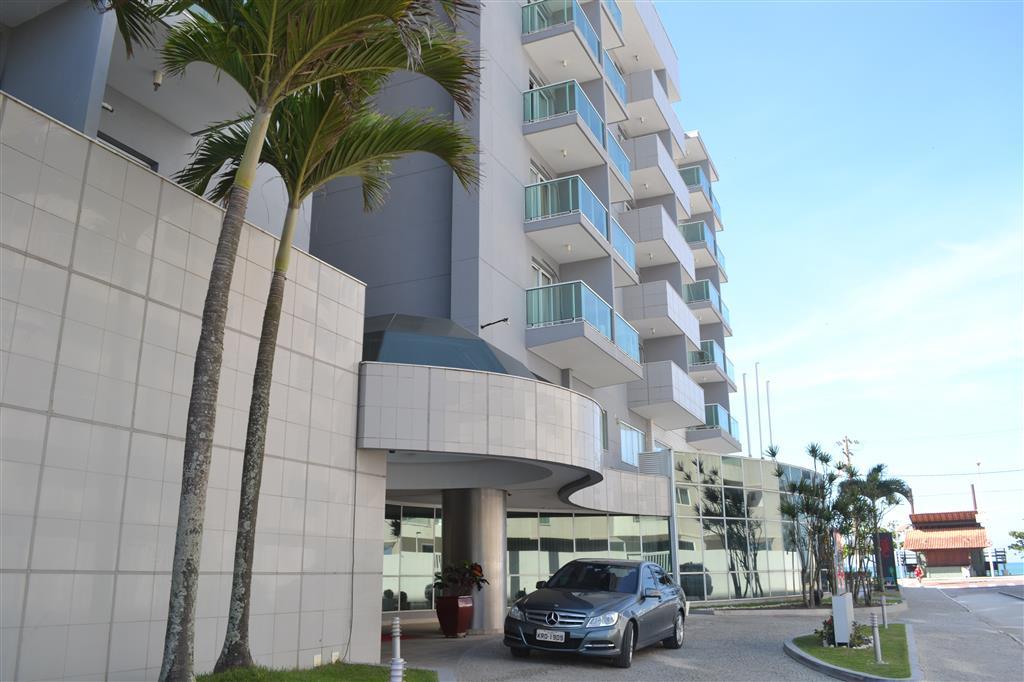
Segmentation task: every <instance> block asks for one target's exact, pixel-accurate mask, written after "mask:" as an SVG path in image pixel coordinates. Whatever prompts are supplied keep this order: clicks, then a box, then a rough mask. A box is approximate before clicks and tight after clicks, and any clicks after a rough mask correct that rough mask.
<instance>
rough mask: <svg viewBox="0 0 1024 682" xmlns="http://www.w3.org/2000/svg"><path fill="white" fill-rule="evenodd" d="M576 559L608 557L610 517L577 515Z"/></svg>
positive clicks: (603, 515)
mask: <svg viewBox="0 0 1024 682" xmlns="http://www.w3.org/2000/svg"><path fill="white" fill-rule="evenodd" d="M575 530H576V557H577V558H590V557H595V556H597V557H605V556H608V516H607V515H605V514H600V515H594V516H583V515H580V514H577V515H576V519H575Z"/></svg>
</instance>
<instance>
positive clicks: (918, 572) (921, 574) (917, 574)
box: [914, 566, 924, 587]
mask: <svg viewBox="0 0 1024 682" xmlns="http://www.w3.org/2000/svg"><path fill="white" fill-rule="evenodd" d="M914 577H915V578H917V586H918V587H920V586H921V578H923V577H924V571H923V570H922V569H921V567H920V566H918V567H917V568H915V569H914Z"/></svg>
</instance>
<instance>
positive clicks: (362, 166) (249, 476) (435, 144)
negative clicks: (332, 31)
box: [177, 84, 477, 672]
mask: <svg viewBox="0 0 1024 682" xmlns="http://www.w3.org/2000/svg"><path fill="white" fill-rule="evenodd" d="M361 88H363V90H364V91H367V90H371V89H375V88H368V87H366V86H361ZM251 125H252V123H251V121H248V122H246V123H244V124H242V125H236V126H232V127H230V128H226V129H221V130H217V131H215V132H211V133H209V134H207V135H206V136H205V137H204V138H203V139H202V141H201V142H200V144H199V146H198V148H197V149H196V153H195V155H194V157H193V161H192V162H191V163H190V164H189V166H188V167H186V168H185V169H184V170H183V171H181V173H179V175H178V177H177V179H178V180H179V181H180V182H181V184H182V185H183V186H185V187H186V188H188V189H191V190H192V191H195V192H196V193H198V194H202V193H203V192H204V191H205V190H206V187H207V185H208V183H209V181H210V180H211V179H212V178H213V177H214V175H216V174H217V173H218V172H219V171H220V169H221V168H222V167H224V166H225V164H227V169H228V170H227V172H226V173H224V174H222V175H221V176H220V182H218V183H217V184H216V185H215V186H214V187H213V188H212V190H211V191H210V192H209V196H210V198H212V199H214V200H217V201H223V200H224V199H226V198H227V197H228V196H229V194H230V191H231V176H232V175H233V172H234V169H235V168H236V167H237V166H238V164H239V163H240V160H241V158H242V156H243V154H244V153H245V147H246V140H247V139H248V137H249V134H250V131H249V127H250V126H251ZM475 151H476V147H475V145H474V143H473V141H472V139H471V138H470V137H469V136H468V135H466V134H465V133H464V132H463V131H462V130H461V129H460V128H459V127H458V126H456V125H454V124H453V123H451V122H450V121H444V120H440V119H436V118H431V117H428V116H427V115H425V114H422V113H416V112H409V113H406V114H403V115H401V116H397V117H389V116H384V115H381V114H379V113H376V112H374V111H372V110H371V109H370V108H369V107H366V106H364V107H362V108H359V109H356V110H353V107H352V103H351V96H350V94H349V93H347V92H344V91H343V90H342V89H340V88H338V87H335V86H334V85H331V84H325V85H323V86H320V87H317V88H313V89H310V90H308V91H306V92H303V93H300V94H297V95H294V96H292V97H289V98H287V99H285V100H284V101H282V102H281V103H280V104H278V105H277V107H276V108H275V110H274V115H273V118H272V119H271V123H270V128H269V130H268V134H267V142H266V144H265V146H264V148H263V153H262V155H261V158H260V160H261V162H263V163H267V164H269V165H271V166H273V167H274V168H275V169H276V170H277V172H278V173H279V174H280V175H281V178H282V180H283V181H284V184H285V188H286V190H287V192H288V211H287V213H286V216H285V221H284V226H283V228H282V232H281V241H280V243H279V245H278V250H277V257H276V259H275V262H274V271H273V276H272V278H271V281H270V292H269V294H268V296H267V304H266V309H265V310H264V313H263V328H262V332H261V336H260V342H259V349H258V352H257V357H256V368H255V374H254V376H253V387H252V397H251V401H250V405H249V422H248V427H247V432H246V441H245V457H244V459H243V465H242V466H243V469H242V487H241V496H240V498H239V507H238V530H237V538H236V541H235V563H234V578H233V581H232V590H231V603H230V609H229V612H228V624H227V632H226V634H225V639H224V647H223V649H222V651H221V654H220V658H219V659H218V661H217V665H216V667H215V668H214V671H215V672H221V671H223V670H228V669H230V668H236V667H248V666H251V665H252V664H253V662H252V655H251V653H250V651H249V606H250V585H251V583H252V561H253V549H254V544H255V539H256V518H257V510H258V504H259V492H260V483H261V480H262V471H263V455H264V446H265V442H266V432H267V418H268V416H269V411H270V387H271V380H272V375H273V369H274V352H275V350H276V348H277V333H278V327H279V325H280V321H281V308H282V302H283V300H284V288H285V280H286V276H287V272H288V265H289V258H290V256H291V250H292V236H293V234H294V229H295V222H296V218H297V216H298V213H299V208H300V207H301V205H302V202H303V201H304V200H305V199H306V198H307V197H308V196H309V195H310V194H312V193H313V192H314V191H316V190H317V189H319V188H320V187H322V186H323V185H325V184H326V183H327V182H329V181H331V180H333V179H335V178H338V177H342V176H354V177H358V178H360V179H361V180H362V186H363V204H364V208H365V209H366V210H372V209H374V208H376V207H377V206H379V205H380V204H381V203H382V202H383V200H384V197H385V194H386V192H387V189H388V182H387V177H386V176H387V173H388V170H389V165H390V161H392V160H393V159H396V158H398V157H399V156H401V155H403V154H407V153H411V152H427V153H431V154H434V155H436V156H438V157H439V158H441V159H442V160H443V161H445V162H446V163H448V164H449V165H450V166H451V167H452V170H453V171H454V173H455V175H456V177H457V178H458V179H459V180H460V182H461V183H462V184H463V186H464V187H466V188H467V189H468V188H470V187H471V186H472V185H474V184H475V183H476V181H477V168H476V164H475Z"/></svg>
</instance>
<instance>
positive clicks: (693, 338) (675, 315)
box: [622, 280, 700, 350]
mask: <svg viewBox="0 0 1024 682" xmlns="http://www.w3.org/2000/svg"><path fill="white" fill-rule="evenodd" d="M622 307H623V310H622V316H623V317H625V318H626V320H627V321H628V322H629V323H630V324H632V325H633V326H634V327H636V330H637V332H639V334H640V338H641V339H657V338H662V337H666V336H680V335H682V336H685V337H686V345H687V348H688V349H690V350H698V349H700V325H699V324H698V322H697V318H696V317H694V315H693V313H692V312H691V311H690V309H689V308H688V307H687V305H686V303H685V302H684V301H683V299H682V297H681V296H680V295H679V292H677V291H676V290H675V289H674V288H672V285H670V284H669V283H668V282H666V281H665V280H656V281H653V282H644V283H643V284H638V285H636V286H632V287H625V288H623V289H622Z"/></svg>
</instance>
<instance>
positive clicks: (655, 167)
mask: <svg viewBox="0 0 1024 682" xmlns="http://www.w3.org/2000/svg"><path fill="white" fill-rule="evenodd" d="M625 148H626V151H627V152H628V153H629V155H630V168H631V169H632V171H631V174H630V178H631V180H632V182H633V195H634V196H635V197H636V198H637V199H647V198H649V197H659V196H664V195H666V194H671V195H673V197H674V198H675V200H676V215H677V216H679V217H686V218H689V217H690V193H689V191H688V190H687V188H686V183H684V182H683V179H682V177H680V175H679V171H678V170H677V169H676V163H675V161H674V160H673V159H672V155H671V154H670V153H669V151H668V150H667V149H666V148H665V145H664V143H663V142H662V140H661V136H660V135H659V134H657V133H652V134H650V135H642V136H641V137H634V138H630V139H629V140H627V141H626V145H625Z"/></svg>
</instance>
